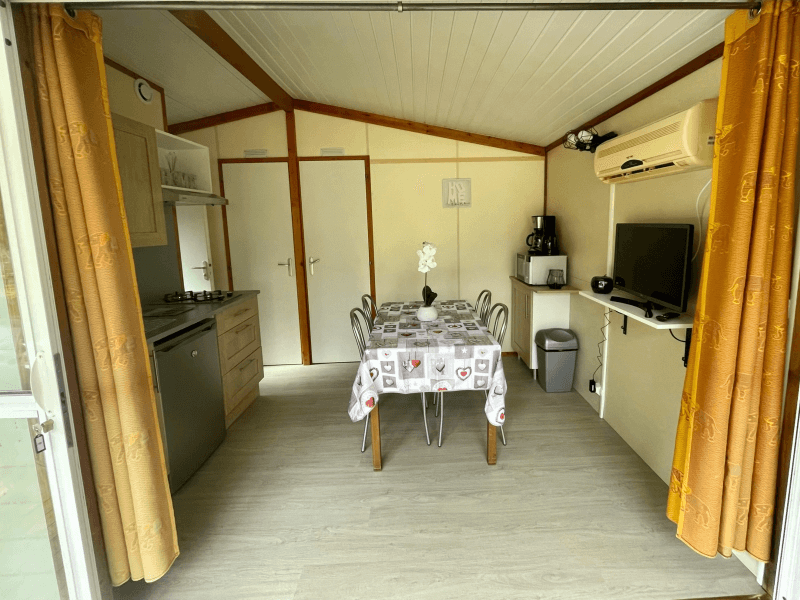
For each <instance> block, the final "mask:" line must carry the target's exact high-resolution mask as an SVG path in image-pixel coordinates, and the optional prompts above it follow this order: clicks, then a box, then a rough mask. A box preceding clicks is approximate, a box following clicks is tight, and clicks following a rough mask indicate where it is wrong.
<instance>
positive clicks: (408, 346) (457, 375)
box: [348, 300, 508, 471]
mask: <svg viewBox="0 0 800 600" xmlns="http://www.w3.org/2000/svg"><path fill="white" fill-rule="evenodd" d="M422 305H423V303H422V302H413V301H409V302H404V301H398V302H384V303H383V304H381V306H380V308H378V312H377V315H376V316H375V318H374V325H373V327H372V329H371V330H370V333H369V338H368V339H367V340H366V348H365V351H364V354H363V355H362V356H361V362H360V364H359V365H358V372H357V373H356V378H355V381H354V382H353V388H352V392H351V394H350V404H349V407H348V414H349V416H350V419H351V420H352V421H353V422H357V421H361V420H362V419H365V418H369V419H370V426H371V429H372V434H371V442H372V466H373V469H375V470H376V471H380V470H381V468H382V462H381V441H380V413H379V410H378V406H379V402H380V397H381V394H386V393H399V394H414V393H426V392H434V393H438V392H452V391H483V392H484V395H485V397H486V403H485V404H484V413H485V415H486V461H487V462H488V464H490V465H494V464H496V463H497V427H500V426H502V425H503V423H505V419H506V408H505V396H506V391H507V389H508V386H507V384H506V377H505V372H504V370H503V361H502V351H501V347H500V344H499V343H498V342H497V340H496V339H495V338H494V337H493V336H492V334H491V333H490V331H489V328H488V326H487V324H486V323H484V322H483V321H482V320H481V319H480V318H479V316H478V315H477V313H476V311H475V309H474V307H473V306H472V305H471V304H470V303H469V302H467V301H465V300H446V301H441V302H434V304H433V306H435V307H436V310H437V312H438V314H437V317H436V319H435V320H433V321H420V320H419V319H418V318H417V316H416V315H417V310H418V309H419V307H420V306H422ZM441 418H442V417H440V419H441Z"/></svg>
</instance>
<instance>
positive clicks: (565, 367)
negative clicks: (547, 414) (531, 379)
mask: <svg viewBox="0 0 800 600" xmlns="http://www.w3.org/2000/svg"><path fill="white" fill-rule="evenodd" d="M534 339H535V340H536V358H537V360H538V362H539V369H538V371H537V374H536V380H537V381H538V382H539V385H540V386H542V389H544V391H545V392H569V391H570V390H571V389H572V378H573V376H574V375H575V355H576V354H577V353H578V338H576V337H575V334H574V333H573V332H572V331H570V330H569V329H560V328H557V327H556V328H553V329H540V330H539V331H537V332H536V337H535V338H534Z"/></svg>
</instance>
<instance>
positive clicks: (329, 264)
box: [300, 160, 370, 363]
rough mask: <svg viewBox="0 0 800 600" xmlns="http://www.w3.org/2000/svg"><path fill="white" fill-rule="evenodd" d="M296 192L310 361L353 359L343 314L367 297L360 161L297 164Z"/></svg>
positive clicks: (350, 333)
mask: <svg viewBox="0 0 800 600" xmlns="http://www.w3.org/2000/svg"><path fill="white" fill-rule="evenodd" d="M300 189H301V190H302V194H303V232H304V236H305V246H306V269H307V271H306V273H307V276H306V279H307V281H308V310H309V316H310V328H311V359H312V361H313V362H315V363H329V362H348V361H357V360H358V359H359V356H358V350H357V349H356V344H355V340H354V339H353V330H352V329H351V327H350V316H349V315H350V310H351V309H353V308H356V307H358V308H361V296H362V295H363V294H368V293H370V277H369V273H370V269H369V243H368V239H367V185H366V175H365V167H364V161H363V160H331V161H327V160H326V161H301V162H300ZM312 263H313V264H312Z"/></svg>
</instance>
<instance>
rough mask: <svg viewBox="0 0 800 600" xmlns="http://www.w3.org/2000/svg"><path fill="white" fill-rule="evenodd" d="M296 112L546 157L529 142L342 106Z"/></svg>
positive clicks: (299, 105) (301, 103) (305, 104)
mask: <svg viewBox="0 0 800 600" xmlns="http://www.w3.org/2000/svg"><path fill="white" fill-rule="evenodd" d="M294 108H296V109H297V110H304V111H306V112H312V113H317V114H320V115H327V116H329V117H339V118H340V119H349V120H351V121H359V122H361V123H369V124H371V125H380V126H381V127H391V128H393V129H401V130H403V131H412V132H414V133H423V134H425V135H433V136H436V137H441V138H446V139H448V140H456V141H458V142H469V143H470V144H480V145H482V146H491V147H493V148H502V149H503V150H513V151H515V152H523V153H525V154H534V155H536V156H544V153H545V149H544V148H542V147H541V146H536V145H534V144H528V143H526V142H517V141H514V140H506V139H502V138H496V137H492V136H489V135H481V134H478V133H468V132H466V131H459V130H457V129H449V128H447V127H439V126H437V125H427V124H425V123H420V122H418V121H409V120H407V119H398V118H395V117H387V116H384V115H378V114H375V113H369V112H364V111H361V110H353V109H350V108H340V107H338V106H331V105H330V104H320V103H319V102H310V101H308V100H295V101H294Z"/></svg>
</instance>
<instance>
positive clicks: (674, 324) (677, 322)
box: [580, 290, 694, 329]
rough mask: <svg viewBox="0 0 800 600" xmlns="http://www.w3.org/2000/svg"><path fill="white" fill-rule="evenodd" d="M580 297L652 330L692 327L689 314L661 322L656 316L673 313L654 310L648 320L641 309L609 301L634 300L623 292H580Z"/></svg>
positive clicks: (692, 318)
mask: <svg viewBox="0 0 800 600" xmlns="http://www.w3.org/2000/svg"><path fill="white" fill-rule="evenodd" d="M580 295H581V296H583V297H584V298H588V299H589V300H591V301H592V302H597V303H598V304H602V305H603V306H606V307H608V308H610V309H612V310H614V311H616V312H618V313H620V314H621V315H624V316H626V317H630V318H631V319H633V320H635V321H639V322H640V323H644V324H645V325H647V326H649V327H652V328H653V329H691V328H692V327H693V326H694V315H690V314H689V313H683V314H682V315H681V316H680V317H675V318H674V319H671V320H669V321H663V322H662V321H657V320H656V316H657V315H660V314H663V313H665V312H674V311H670V310H669V309H666V310H654V311H653V313H654V315H653V317H652V318H649V319H648V318H647V317H645V316H644V312H643V311H642V309H640V308H636V307H635V306H629V305H627V304H622V303H621V302H612V301H611V300H610V298H611V296H623V297H625V298H630V299H631V300H635V299H636V298H634V297H633V296H631V295H629V294H625V293H624V292H618V291H616V290H614V291H613V292H612V293H611V294H595V293H594V292H591V291H586V290H581V292H580Z"/></svg>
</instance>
